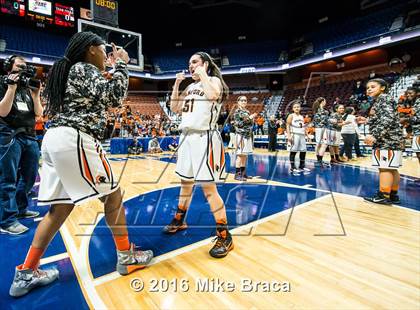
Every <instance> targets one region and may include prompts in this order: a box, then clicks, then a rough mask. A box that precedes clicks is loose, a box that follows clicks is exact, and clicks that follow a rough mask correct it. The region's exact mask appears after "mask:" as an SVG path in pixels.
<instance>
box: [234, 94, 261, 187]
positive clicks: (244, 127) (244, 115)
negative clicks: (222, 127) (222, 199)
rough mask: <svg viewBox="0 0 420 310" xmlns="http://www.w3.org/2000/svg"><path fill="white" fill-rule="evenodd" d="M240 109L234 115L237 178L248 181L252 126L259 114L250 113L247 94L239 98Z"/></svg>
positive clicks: (251, 148)
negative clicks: (247, 106)
mask: <svg viewBox="0 0 420 310" xmlns="http://www.w3.org/2000/svg"><path fill="white" fill-rule="evenodd" d="M237 104H238V109H237V110H236V111H235V113H234V115H233V119H234V125H235V131H236V173H235V180H238V181H246V180H247V179H248V176H247V174H246V163H247V159H248V155H249V154H252V150H253V144H252V127H253V125H254V122H253V120H254V117H255V116H256V115H257V114H255V113H254V114H252V115H250V113H249V111H248V110H247V109H246V104H247V98H246V96H239V97H238V99H237Z"/></svg>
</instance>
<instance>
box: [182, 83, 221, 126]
mask: <svg viewBox="0 0 420 310" xmlns="http://www.w3.org/2000/svg"><path fill="white" fill-rule="evenodd" d="M221 106H222V104H221V103H218V102H217V101H214V102H211V101H209V100H208V99H207V98H206V95H205V94H204V90H203V87H202V85H201V82H197V83H194V84H191V85H189V86H188V87H187V95H186V97H185V99H184V103H183V104H182V119H181V124H180V125H179V128H180V129H184V130H188V129H192V130H210V129H217V120H218V118H219V113H220V108H221Z"/></svg>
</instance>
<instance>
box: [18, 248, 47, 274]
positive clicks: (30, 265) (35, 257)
mask: <svg viewBox="0 0 420 310" xmlns="http://www.w3.org/2000/svg"><path fill="white" fill-rule="evenodd" d="M44 252H45V249H38V248H35V247H33V246H31V247H30V248H29V251H28V254H27V255H26V258H25V262H24V263H23V265H21V266H22V267H21V269H32V270H35V269H37V268H38V266H39V261H40V260H41V257H42V255H44Z"/></svg>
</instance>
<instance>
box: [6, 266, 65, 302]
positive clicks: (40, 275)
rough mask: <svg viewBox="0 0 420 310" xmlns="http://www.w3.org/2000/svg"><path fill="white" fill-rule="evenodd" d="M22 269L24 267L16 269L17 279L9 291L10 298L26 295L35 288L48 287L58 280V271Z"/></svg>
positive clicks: (15, 278)
mask: <svg viewBox="0 0 420 310" xmlns="http://www.w3.org/2000/svg"><path fill="white" fill-rule="evenodd" d="M20 268H22V265H20V266H17V267H16V270H15V277H14V279H13V283H12V286H11V287H10V290H9V294H10V296H13V297H20V296H23V295H26V294H28V293H29V291H30V290H32V289H33V288H35V287H38V286H45V285H48V284H50V283H51V282H53V281H55V280H56V279H58V274H59V273H58V270H57V269H46V270H41V269H37V270H32V269H20Z"/></svg>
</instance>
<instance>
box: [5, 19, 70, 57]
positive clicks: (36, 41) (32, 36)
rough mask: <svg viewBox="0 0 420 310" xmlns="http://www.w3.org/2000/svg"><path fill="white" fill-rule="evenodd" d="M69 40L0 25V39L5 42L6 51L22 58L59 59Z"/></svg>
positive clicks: (55, 35) (36, 31)
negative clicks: (20, 55) (29, 56)
mask: <svg viewBox="0 0 420 310" xmlns="http://www.w3.org/2000/svg"><path fill="white" fill-rule="evenodd" d="M69 38H70V37H69V36H65V35H58V34H53V33H50V32H46V31H43V30H35V29H31V28H28V27H25V28H22V27H17V26H11V25H2V24H0V39H3V40H5V41H6V50H7V51H10V52H12V53H19V54H22V55H24V56H26V55H31V56H37V57H43V56H44V57H45V56H47V57H48V58H57V57H60V56H62V55H63V54H64V51H65V49H66V46H67V43H68V40H69Z"/></svg>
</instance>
